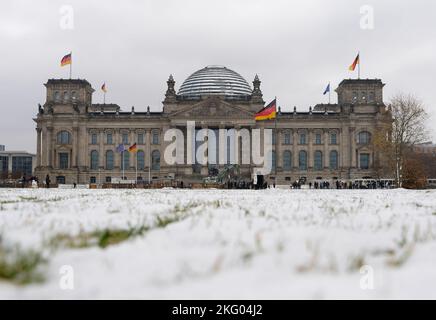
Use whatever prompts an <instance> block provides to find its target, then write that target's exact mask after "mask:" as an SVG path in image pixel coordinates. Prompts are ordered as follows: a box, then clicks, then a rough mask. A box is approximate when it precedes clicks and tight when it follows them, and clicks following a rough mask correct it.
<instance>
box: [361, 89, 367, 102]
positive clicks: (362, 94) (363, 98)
mask: <svg viewBox="0 0 436 320" xmlns="http://www.w3.org/2000/svg"><path fill="white" fill-rule="evenodd" d="M360 99H361V100H362V101H363V102H365V101H366V92H365V91H362V92H361V93H360Z"/></svg>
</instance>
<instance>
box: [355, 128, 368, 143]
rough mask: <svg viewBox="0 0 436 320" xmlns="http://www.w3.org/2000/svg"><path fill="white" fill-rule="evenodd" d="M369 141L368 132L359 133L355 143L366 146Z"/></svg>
mask: <svg viewBox="0 0 436 320" xmlns="http://www.w3.org/2000/svg"><path fill="white" fill-rule="evenodd" d="M370 141H371V134H370V133H369V132H368V131H362V132H359V135H358V137H357V143H359V144H368V143H369V142H370Z"/></svg>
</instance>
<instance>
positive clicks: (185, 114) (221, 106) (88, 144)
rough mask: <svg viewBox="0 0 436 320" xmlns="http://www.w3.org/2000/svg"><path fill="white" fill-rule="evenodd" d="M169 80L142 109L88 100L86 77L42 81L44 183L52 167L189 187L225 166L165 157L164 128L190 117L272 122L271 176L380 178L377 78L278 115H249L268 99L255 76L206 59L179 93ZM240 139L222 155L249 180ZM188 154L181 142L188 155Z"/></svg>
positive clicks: (101, 179)
mask: <svg viewBox="0 0 436 320" xmlns="http://www.w3.org/2000/svg"><path fill="white" fill-rule="evenodd" d="M167 86H168V87H167V90H166V93H165V98H164V101H163V107H162V109H161V110H162V111H159V112H154V111H153V112H152V111H150V108H149V107H147V110H143V111H141V112H139V111H137V110H135V109H134V108H133V107H132V108H131V109H130V108H129V109H128V110H127V111H126V110H124V111H122V108H121V107H120V106H119V105H116V104H107V103H106V104H95V103H93V102H92V95H93V92H94V89H93V88H92V86H91V84H90V83H89V82H88V81H86V80H80V79H50V80H48V82H47V83H46V84H45V87H46V90H47V100H46V101H45V103H44V104H43V105H42V106H41V105H40V106H39V112H38V114H37V116H36V118H35V119H34V120H35V122H36V131H37V160H36V161H37V163H36V169H35V174H36V175H37V176H38V177H39V179H40V181H43V180H44V179H45V177H46V175H47V174H48V175H49V176H50V179H51V181H52V182H55V181H56V182H57V183H60V184H62V183H67V184H72V183H78V184H87V183H105V182H114V181H116V180H117V179H123V178H122V177H124V179H127V180H135V179H137V180H138V181H144V182H147V181H148V180H152V181H162V180H172V181H180V182H181V181H183V182H184V184H185V185H187V184H188V183H192V182H200V181H203V179H204V178H206V177H210V176H213V175H214V174H216V172H219V171H220V170H222V169H223V168H224V167H225V166H226V164H222V163H220V164H203V163H202V164H199V163H194V164H188V162H185V163H182V164H181V163H177V164H172V165H171V164H168V163H166V162H165V157H164V153H165V148H166V147H167V145H168V144H169V143H171V142H167V141H164V133H165V132H166V130H168V129H171V128H178V129H180V130H181V131H182V132H186V130H187V129H186V125H187V121H195V126H196V130H199V129H211V130H219V129H236V130H238V129H248V130H253V129H260V130H261V132H262V130H264V129H272V130H273V141H272V142H273V146H272V150H273V151H272V165H273V169H272V170H271V172H270V173H269V174H268V175H267V176H265V177H264V178H265V179H266V181H268V183H276V184H278V185H282V184H288V185H289V184H290V183H291V182H292V181H295V180H298V179H304V180H306V181H315V180H320V179H321V180H328V181H334V180H337V179H339V180H341V181H350V180H354V179H361V178H380V177H378V175H379V174H380V173H379V168H380V166H381V164H382V161H381V159H380V158H379V155H378V154H377V152H375V150H374V147H373V143H372V142H373V136H374V133H375V132H376V130H378V129H380V128H384V127H388V126H390V124H391V114H390V112H389V110H388V108H387V107H386V106H385V104H384V103H383V87H384V84H383V83H382V81H381V80H379V79H349V80H343V81H342V82H341V83H340V84H339V86H338V88H337V89H336V90H335V91H336V93H337V95H338V103H337V104H319V105H316V106H313V107H307V108H304V109H305V111H304V112H302V111H300V110H298V111H297V108H295V107H293V108H292V107H291V108H290V109H289V111H286V112H285V111H282V110H280V108H278V110H277V117H276V119H275V120H265V121H255V114H256V113H257V112H258V111H259V110H261V109H262V108H263V107H264V106H265V101H264V99H263V94H262V90H261V81H260V80H259V78H258V76H257V75H256V76H255V78H254V81H253V82H252V86H250V84H249V83H248V82H247V81H246V80H245V79H244V78H243V77H242V76H241V75H240V74H238V73H237V72H235V71H233V70H231V69H228V68H226V67H222V66H208V67H205V68H203V69H200V70H198V71H196V72H194V73H193V74H192V75H191V76H189V77H188V78H187V79H186V80H185V81H184V82H183V83H182V85H181V86H180V88H179V89H178V91H176V83H175V81H174V79H173V77H172V76H170V77H169V79H168V81H167ZM274 94H275V93H274ZM278 94H280V93H278ZM135 143H136V146H137V150H136V152H128V151H127V152H119V151H120V150H119V146H120V145H123V146H124V147H125V149H128V148H129V146H131V145H133V144H135ZM184 143H185V144H186V141H185V142H184ZM204 143H207V140H206V142H204ZM241 143H242V141H241V140H240V139H231V137H230V136H228V137H227V141H226V150H227V155H229V154H231V153H232V154H233V156H232V157H233V158H232V159H230V157H229V156H227V157H226V160H225V161H226V162H228V163H230V162H236V163H237V164H239V170H240V177H241V178H242V179H247V180H250V179H252V177H253V176H254V175H256V174H257V165H255V164H254V163H241V162H240V160H241V157H238V156H237V155H238V154H239V153H240V152H241V150H242V148H241ZM198 144H199V143H198V142H197V143H195V146H196V147H198ZM229 150H230V151H229ZM232 151H233V152H232ZM186 152H187V151H186V148H185V155H184V156H185V158H186V157H187V154H186Z"/></svg>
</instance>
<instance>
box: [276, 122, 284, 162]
mask: <svg viewBox="0 0 436 320" xmlns="http://www.w3.org/2000/svg"><path fill="white" fill-rule="evenodd" d="M282 131H283V130H282V129H277V134H276V145H275V147H274V150H275V152H276V167H277V169H279V168H282V167H283V159H282V134H283V132H282Z"/></svg>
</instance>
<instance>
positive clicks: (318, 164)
mask: <svg viewBox="0 0 436 320" xmlns="http://www.w3.org/2000/svg"><path fill="white" fill-rule="evenodd" d="M313 166H314V167H315V170H322V152H321V151H315V158H314V163H313Z"/></svg>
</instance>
